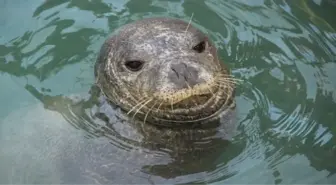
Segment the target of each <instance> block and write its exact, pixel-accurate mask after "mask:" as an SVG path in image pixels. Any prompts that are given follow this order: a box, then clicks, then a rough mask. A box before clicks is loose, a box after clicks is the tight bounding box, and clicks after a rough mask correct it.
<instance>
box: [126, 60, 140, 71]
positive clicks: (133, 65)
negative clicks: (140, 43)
mask: <svg viewBox="0 0 336 185" xmlns="http://www.w3.org/2000/svg"><path fill="white" fill-rule="evenodd" d="M143 65H144V62H143V61H140V60H129V61H126V62H125V66H126V67H127V69H129V70H130V71H133V72H136V71H139V70H141V69H142V67H143Z"/></svg>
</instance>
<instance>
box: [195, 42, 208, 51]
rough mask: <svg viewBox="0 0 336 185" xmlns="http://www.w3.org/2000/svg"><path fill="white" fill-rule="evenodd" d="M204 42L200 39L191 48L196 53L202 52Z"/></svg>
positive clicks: (204, 45)
mask: <svg viewBox="0 0 336 185" xmlns="http://www.w3.org/2000/svg"><path fill="white" fill-rule="evenodd" d="M205 47H206V43H205V41H201V42H200V43H198V44H197V45H196V46H194V47H193V48H192V49H193V50H195V51H197V53H202V52H203V51H204V50H205Z"/></svg>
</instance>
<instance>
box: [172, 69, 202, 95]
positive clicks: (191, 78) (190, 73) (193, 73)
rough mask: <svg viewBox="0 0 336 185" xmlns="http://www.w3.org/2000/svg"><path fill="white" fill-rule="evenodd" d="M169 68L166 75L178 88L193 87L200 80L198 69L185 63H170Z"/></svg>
mask: <svg viewBox="0 0 336 185" xmlns="http://www.w3.org/2000/svg"><path fill="white" fill-rule="evenodd" d="M170 68H171V70H170V71H169V74H168V77H169V79H170V81H171V82H173V83H174V84H175V85H176V87H177V88H178V89H183V88H188V86H189V87H193V86H195V85H196V84H198V83H201V82H202V80H201V79H200V78H199V72H198V70H197V69H195V68H194V67H191V66H188V65H187V64H185V63H177V64H172V65H171V66H170Z"/></svg>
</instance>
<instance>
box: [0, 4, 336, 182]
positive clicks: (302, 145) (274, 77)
mask: <svg viewBox="0 0 336 185" xmlns="http://www.w3.org/2000/svg"><path fill="white" fill-rule="evenodd" d="M333 2H334V1H332V0H322V1H321V0H320V1H318V0H314V1H311V0H296V1H284V0H253V1H246V0H232V1H228V0H227V1H226V0H197V1H195V0H171V1H161V0H141V1H138V0H113V1H109V0H72V1H67V0H61V1H53V0H30V1H23V0H13V1H9V0H2V1H1V2H0V76H1V78H0V87H1V91H0V102H1V105H0V145H1V151H0V183H110V184H111V183H124V184H125V183H146V184H147V183H155V184H157V183H159V184H160V183H172V184H183V183H191V182H193V183H209V184H211V183H212V184H223V183H232V184H238V183H239V184H242V183H263V184H264V183H265V184H266V183H271V184H288V183H290V184H294V183H296V184H298V183H329V184H332V183H336V175H335V172H336V162H335V158H336V145H335V134H336V125H335V121H336V73H335V71H336V31H335V29H336V24H335V22H334V21H333V19H334V17H335V16H336V12H335V11H334V10H335V8H336V3H333ZM191 15H193V17H192V22H193V24H194V25H195V26H197V27H199V28H200V29H202V31H204V32H206V33H207V34H208V35H209V36H210V38H211V39H212V40H213V41H214V43H215V44H216V46H217V47H218V51H219V53H220V57H221V59H222V60H223V62H224V63H225V64H226V65H228V66H229V67H230V69H231V70H232V73H233V75H234V76H235V77H236V78H239V79H242V80H243V81H244V83H242V84H241V85H239V86H238V87H237V97H236V100H237V110H238V112H237V118H238V121H237V124H238V125H237V126H238V131H239V134H238V135H237V136H235V137H234V138H233V141H232V142H230V144H227V143H226V142H222V141H218V145H217V146H218V151H219V153H216V154H213V155H210V154H209V155H210V157H209V156H206V157H204V158H197V161H194V162H192V160H189V162H188V163H183V162H181V160H180V159H179V158H177V157H174V156H172V155H171V154H170V153H169V152H167V151H151V150H145V149H143V148H136V145H135V144H134V143H132V141H131V140H130V141H129V142H126V141H125V140H123V139H121V138H123V137H124V136H125V135H127V132H128V131H129V130H130V128H128V127H127V126H126V125H125V124H123V123H122V122H118V123H115V125H114V130H113V131H114V132H112V133H110V134H106V130H105V129H106V125H105V123H104V122H103V121H101V120H99V119H96V118H95V117H94V116H93V113H92V112H94V109H95V108H97V107H94V108H92V104H90V101H84V100H85V98H88V97H89V95H90V94H89V92H90V88H91V85H92V84H93V83H94V76H93V65H94V62H95V58H96V56H97V53H98V51H99V48H100V46H101V44H102V43H103V41H104V40H105V39H106V38H107V36H108V35H109V34H110V33H111V32H113V31H114V30H115V29H116V28H118V27H119V26H121V25H124V24H126V23H129V22H131V21H134V20H138V19H142V18H145V17H154V16H169V17H175V18H180V19H184V20H186V21H189V20H190V17H191ZM83 99H84V100H83ZM86 100H87V99H86ZM76 101H77V102H76ZM103 108H104V107H103ZM105 108H106V110H105V111H106V112H109V110H110V109H109V107H108V106H107V107H105ZM112 117H113V116H112ZM112 119H113V118H112ZM105 136H108V137H107V139H106V137H105ZM134 137H135V138H134V141H137V139H138V138H137V137H139V138H140V137H141V136H134ZM104 138H105V139H104ZM134 148H136V149H137V150H138V151H141V154H139V153H132V152H130V151H131V150H132V149H134ZM98 155H99V156H98ZM97 156H98V157H97ZM129 159H130V160H129ZM135 159H137V160H135ZM210 159H211V160H210ZM202 160H203V161H202Z"/></svg>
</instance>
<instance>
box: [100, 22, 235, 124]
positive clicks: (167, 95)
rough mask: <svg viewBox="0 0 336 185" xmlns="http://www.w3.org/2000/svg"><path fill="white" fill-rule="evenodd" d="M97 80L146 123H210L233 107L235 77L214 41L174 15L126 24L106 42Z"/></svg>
mask: <svg viewBox="0 0 336 185" xmlns="http://www.w3.org/2000/svg"><path fill="white" fill-rule="evenodd" d="M95 77H96V84H97V86H98V87H99V88H100V89H101V91H102V92H103V94H104V95H105V97H106V98H107V99H108V100H109V101H110V102H111V103H113V104H115V105H117V106H119V107H120V108H121V109H122V110H124V111H125V112H127V114H131V113H132V114H133V116H132V118H136V120H138V121H141V122H143V123H145V124H147V123H149V124H153V125H157V126H160V127H161V128H162V127H170V128H179V127H180V126H182V127H195V126H196V125H199V126H202V127H204V126H206V125H207V124H206V123H209V122H211V121H214V120H218V119H219V118H220V117H222V116H225V115H226V114H227V113H228V112H230V111H233V110H234V109H235V101H234V92H235V91H234V89H235V80H234V78H233V77H232V76H231V75H230V72H229V70H228V68H227V67H226V66H225V65H224V63H223V62H222V61H220V60H219V57H218V54H217V49H216V47H215V46H214V44H213V43H212V42H211V40H210V39H209V38H208V37H207V36H206V35H205V34H204V33H203V32H202V31H200V30H199V29H197V28H196V27H194V26H193V25H192V24H190V22H189V23H187V22H185V21H183V20H179V19H174V18H161V17H159V18H147V19H142V20H139V21H135V22H132V23H128V24H126V25H124V26H122V27H121V28H120V29H119V30H117V31H116V32H115V33H114V34H112V36H110V37H109V38H108V39H107V40H106V41H105V42H104V43H103V45H102V47H101V49H100V52H99V55H98V58H97V61H96V64H95Z"/></svg>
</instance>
